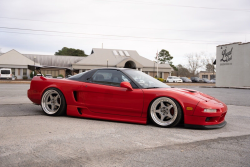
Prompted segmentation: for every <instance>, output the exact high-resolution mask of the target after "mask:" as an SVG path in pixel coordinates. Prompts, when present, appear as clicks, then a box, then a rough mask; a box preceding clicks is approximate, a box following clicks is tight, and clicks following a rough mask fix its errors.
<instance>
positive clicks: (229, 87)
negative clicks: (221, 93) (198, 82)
mask: <svg viewBox="0 0 250 167" xmlns="http://www.w3.org/2000/svg"><path fill="white" fill-rule="evenodd" d="M200 88H225V89H249V90H250V87H220V86H200Z"/></svg>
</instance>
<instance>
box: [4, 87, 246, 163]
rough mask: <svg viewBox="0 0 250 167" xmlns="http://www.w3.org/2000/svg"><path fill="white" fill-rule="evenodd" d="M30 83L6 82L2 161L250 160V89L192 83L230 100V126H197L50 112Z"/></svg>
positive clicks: (228, 115)
mask: <svg viewBox="0 0 250 167" xmlns="http://www.w3.org/2000/svg"><path fill="white" fill-rule="evenodd" d="M28 88H29V85H28V84H13V85H8V84H0V92H1V94H0V166H185V167H186V166H227V167H228V166H249V164H250V126H249V125H250V105H249V104H248V103H249V101H250V90H244V91H240V90H236V89H235V90H234V89H219V88H199V87H188V88H192V89H196V90H199V91H203V92H204V93H207V94H209V95H212V96H215V97H216V98H218V99H220V100H223V101H224V102H225V103H226V104H229V105H228V108H229V110H228V114H227V116H226V120H227V122H228V124H227V125H226V126H225V127H224V128H222V129H215V130H194V129H185V128H183V127H182V126H178V127H175V128H159V127H156V126H154V125H152V124H148V125H139V124H130V123H121V122H112V121H104V120H93V119H83V118H74V117H67V116H64V117H51V116H46V115H44V114H43V112H42V110H41V108H40V106H35V105H33V104H31V102H30V101H29V99H28V98H27V97H26V92H27V89H28ZM233 97H235V98H233Z"/></svg>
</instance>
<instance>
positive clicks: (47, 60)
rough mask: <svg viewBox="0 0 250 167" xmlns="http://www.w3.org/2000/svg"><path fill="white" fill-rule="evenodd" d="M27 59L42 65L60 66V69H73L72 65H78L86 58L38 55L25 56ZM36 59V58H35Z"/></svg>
mask: <svg viewBox="0 0 250 167" xmlns="http://www.w3.org/2000/svg"><path fill="white" fill-rule="evenodd" d="M23 55H24V56H25V57H27V58H29V59H30V60H32V61H34V60H35V62H36V63H39V64H40V65H46V66H58V67H71V65H72V64H74V63H77V62H79V61H81V60H83V59H85V58H86V57H80V56H62V55H60V56H58V55H36V54H23ZM35 57H36V58H35Z"/></svg>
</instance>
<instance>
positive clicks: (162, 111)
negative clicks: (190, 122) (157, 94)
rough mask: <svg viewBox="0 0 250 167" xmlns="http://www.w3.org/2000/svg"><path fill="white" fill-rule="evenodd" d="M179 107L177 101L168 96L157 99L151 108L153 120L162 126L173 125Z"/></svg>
mask: <svg viewBox="0 0 250 167" xmlns="http://www.w3.org/2000/svg"><path fill="white" fill-rule="evenodd" d="M177 114H178V109H177V106H176V104H175V102H174V101H173V100H172V99H170V98H167V97H161V98H158V99H156V100H155V101H154V102H153V104H152V105H151V108H150V115H151V118H152V119H153V121H154V122H155V123H156V124H158V125H161V126H168V125H171V124H172V123H173V122H174V121H175V120H176V118H177Z"/></svg>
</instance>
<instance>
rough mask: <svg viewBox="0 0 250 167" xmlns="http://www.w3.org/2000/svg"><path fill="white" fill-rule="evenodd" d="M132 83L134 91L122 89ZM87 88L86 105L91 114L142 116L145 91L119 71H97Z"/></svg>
mask: <svg viewBox="0 0 250 167" xmlns="http://www.w3.org/2000/svg"><path fill="white" fill-rule="evenodd" d="M123 81H126V82H130V83H131V85H132V87H134V89H133V90H132V91H129V90H127V89H126V88H122V87H120V83H121V82H123ZM86 86H87V87H85V99H84V101H85V105H86V107H88V108H89V110H90V111H91V112H95V113H106V114H116V115H126V116H141V114H142V109H143V96H144V95H143V91H142V90H141V89H140V88H138V87H137V86H136V85H135V84H134V83H133V82H132V81H131V80H130V79H129V78H128V77H127V76H126V75H125V74H123V73H122V72H121V71H119V70H114V69H110V70H109V69H108V70H107V69H105V70H97V71H96V73H95V74H94V75H93V76H92V79H91V82H90V83H87V85H86Z"/></svg>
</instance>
